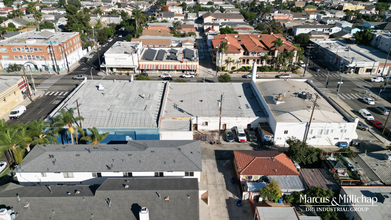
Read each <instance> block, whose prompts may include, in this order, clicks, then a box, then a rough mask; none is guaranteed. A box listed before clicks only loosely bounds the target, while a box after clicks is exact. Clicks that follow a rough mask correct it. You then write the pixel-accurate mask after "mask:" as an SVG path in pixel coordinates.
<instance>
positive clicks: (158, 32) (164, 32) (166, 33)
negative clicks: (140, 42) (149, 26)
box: [142, 30, 174, 36]
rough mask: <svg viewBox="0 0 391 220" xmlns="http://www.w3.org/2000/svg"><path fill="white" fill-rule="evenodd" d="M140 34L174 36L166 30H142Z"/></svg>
mask: <svg viewBox="0 0 391 220" xmlns="http://www.w3.org/2000/svg"><path fill="white" fill-rule="evenodd" d="M142 35H149V36H174V35H173V34H171V33H170V31H168V30H143V32H142Z"/></svg>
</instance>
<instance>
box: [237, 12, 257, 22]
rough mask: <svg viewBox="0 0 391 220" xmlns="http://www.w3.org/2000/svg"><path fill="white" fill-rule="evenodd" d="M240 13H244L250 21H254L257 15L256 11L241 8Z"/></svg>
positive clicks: (245, 17)
mask: <svg viewBox="0 0 391 220" xmlns="http://www.w3.org/2000/svg"><path fill="white" fill-rule="evenodd" d="M240 13H241V14H242V15H243V17H244V19H246V20H247V21H248V22H252V21H253V20H254V19H255V16H256V14H255V13H254V12H249V11H246V10H244V9H242V10H240Z"/></svg>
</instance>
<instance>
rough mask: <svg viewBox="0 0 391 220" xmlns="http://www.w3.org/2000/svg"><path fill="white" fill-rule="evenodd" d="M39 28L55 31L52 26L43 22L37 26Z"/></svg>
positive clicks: (47, 22)
mask: <svg viewBox="0 0 391 220" xmlns="http://www.w3.org/2000/svg"><path fill="white" fill-rule="evenodd" d="M39 28H40V29H41V30H42V29H55V27H54V24H53V23H52V22H49V21H43V22H41V23H40V24H39Z"/></svg>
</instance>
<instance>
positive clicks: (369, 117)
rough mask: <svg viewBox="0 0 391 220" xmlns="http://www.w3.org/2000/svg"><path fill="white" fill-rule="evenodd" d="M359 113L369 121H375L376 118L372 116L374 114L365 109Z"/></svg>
mask: <svg viewBox="0 0 391 220" xmlns="http://www.w3.org/2000/svg"><path fill="white" fill-rule="evenodd" d="M358 112H359V113H360V114H361V115H362V117H364V118H365V119H367V120H368V121H371V120H375V118H374V117H373V116H372V114H371V113H370V112H369V111H368V110H366V109H364V108H363V109H360V110H359V111H358Z"/></svg>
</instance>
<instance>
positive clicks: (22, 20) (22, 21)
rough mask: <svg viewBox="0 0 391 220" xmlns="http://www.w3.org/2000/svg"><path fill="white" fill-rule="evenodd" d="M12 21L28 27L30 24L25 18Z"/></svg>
mask: <svg viewBox="0 0 391 220" xmlns="http://www.w3.org/2000/svg"><path fill="white" fill-rule="evenodd" d="M10 20H13V21H15V22H17V23H19V24H21V25H27V24H28V23H29V21H26V20H25V19H23V18H12V19H10Z"/></svg>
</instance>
